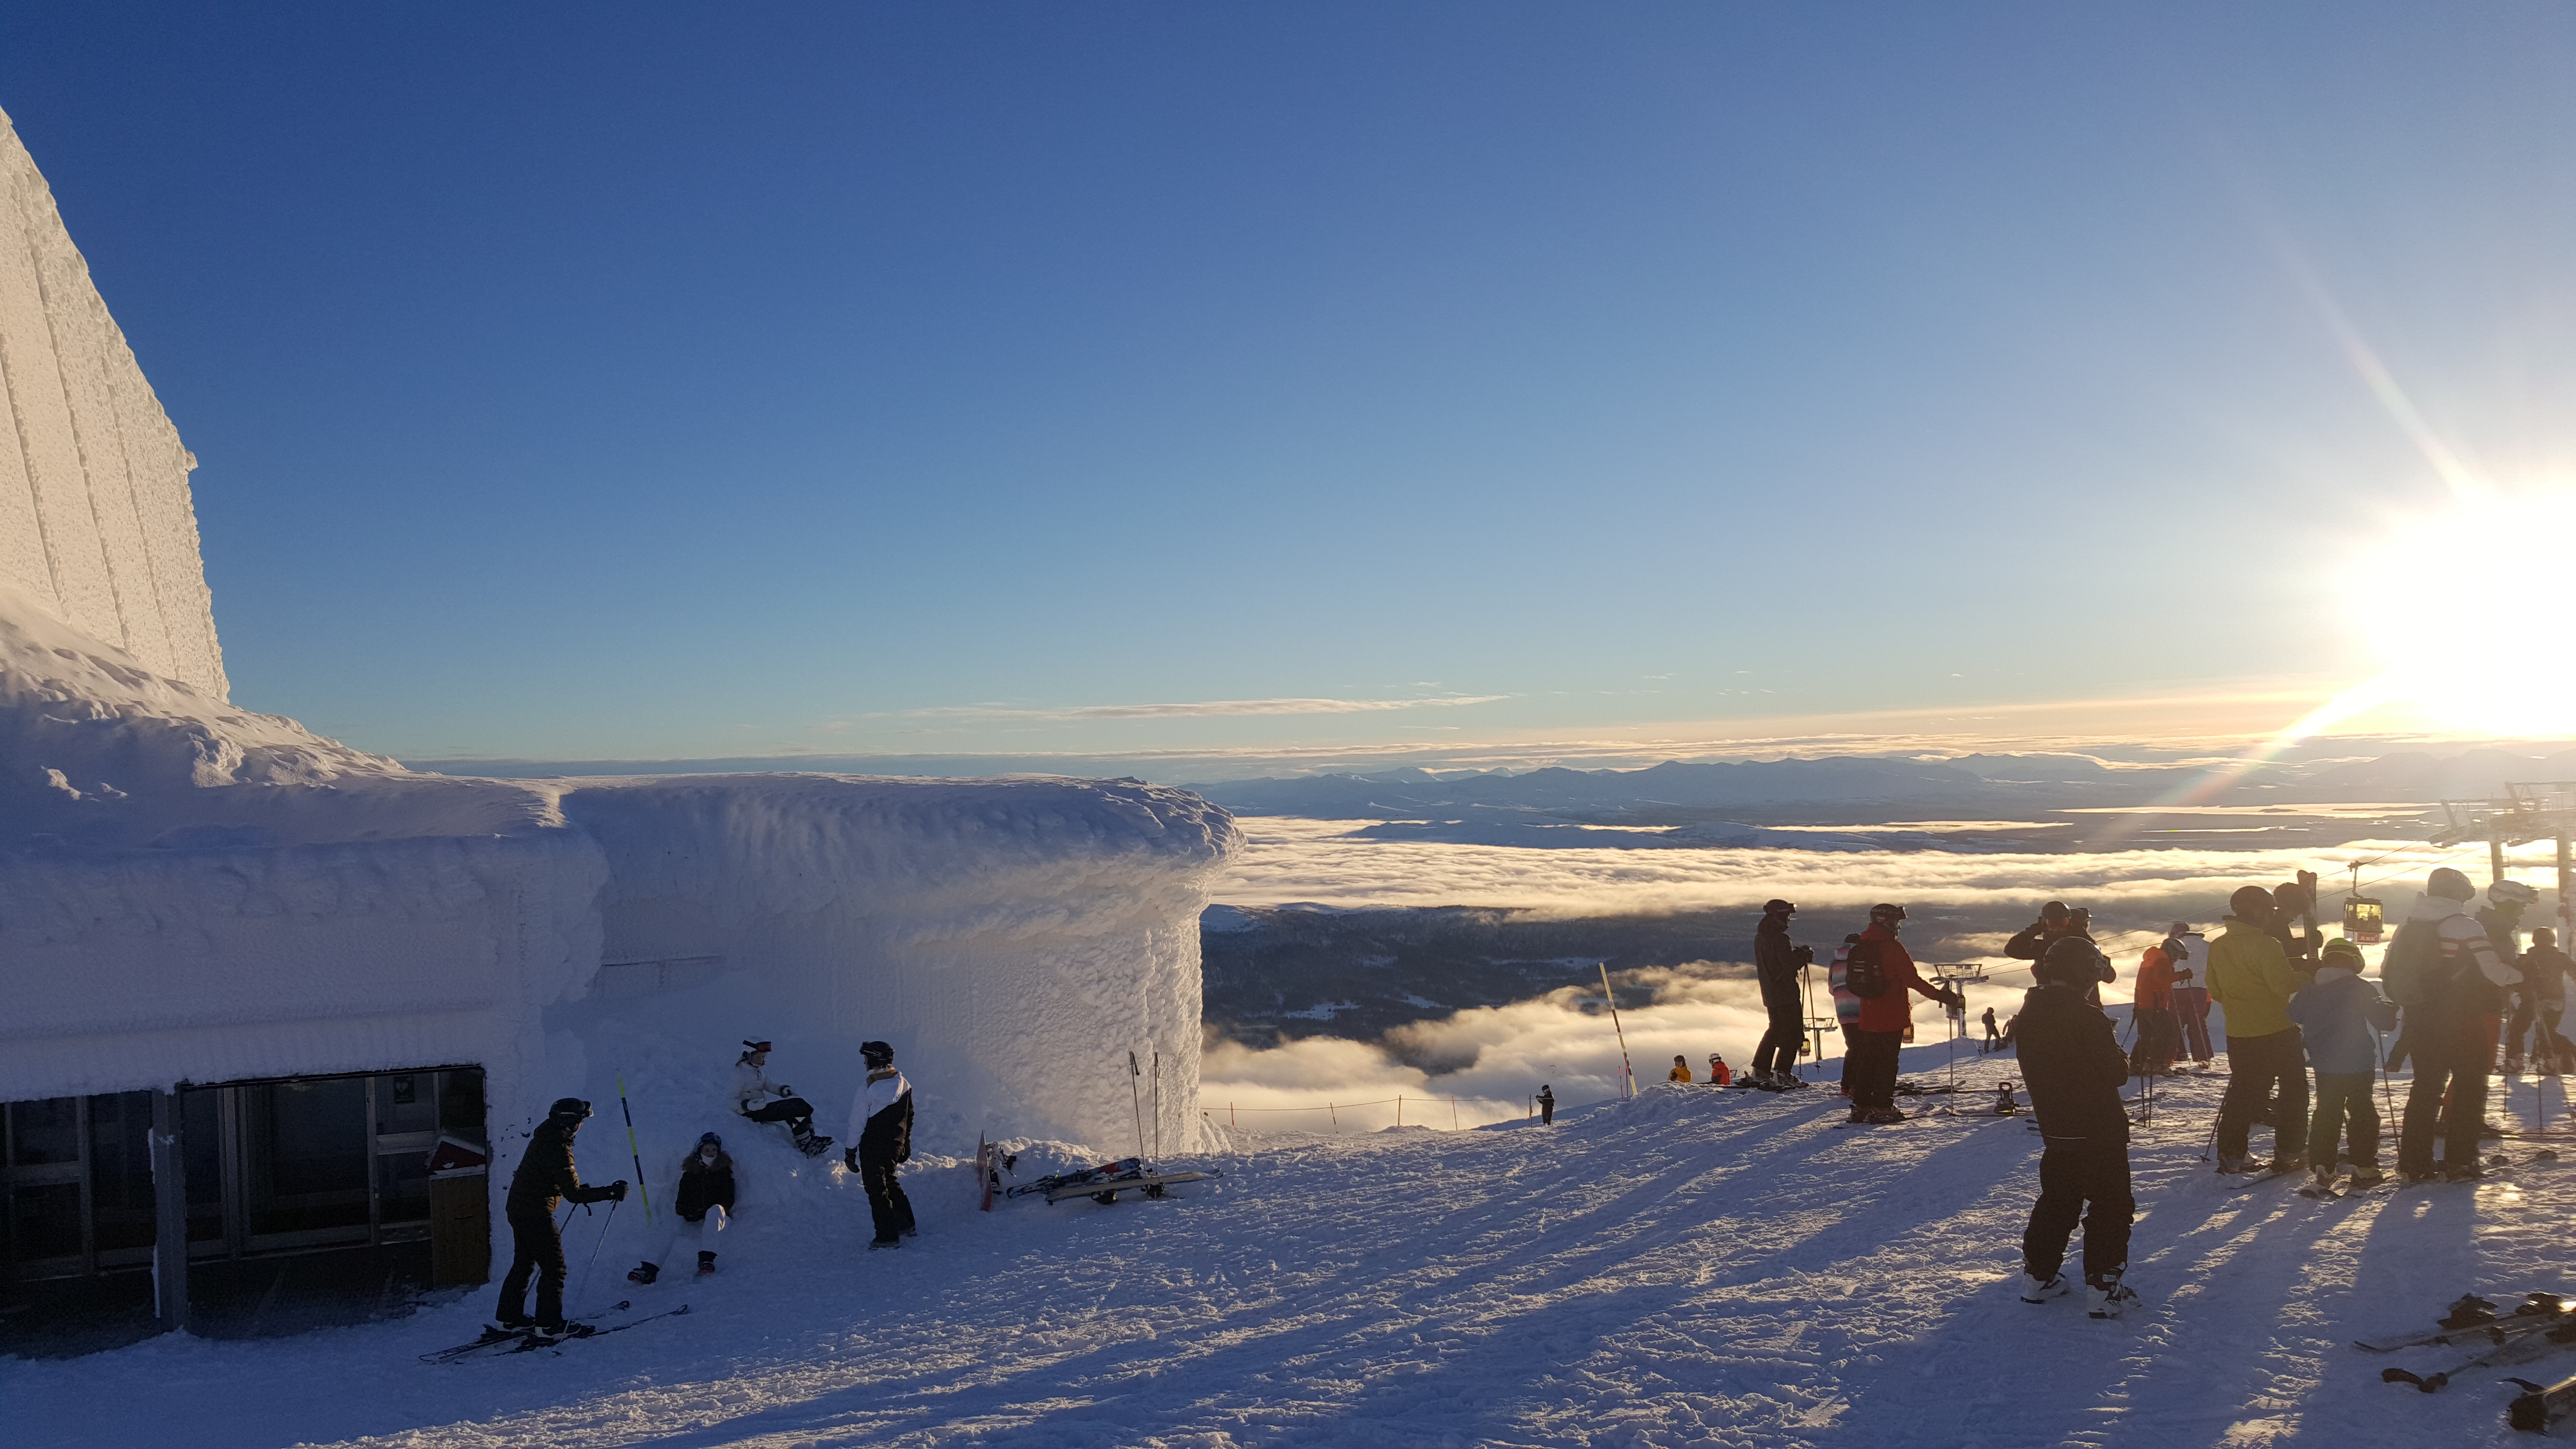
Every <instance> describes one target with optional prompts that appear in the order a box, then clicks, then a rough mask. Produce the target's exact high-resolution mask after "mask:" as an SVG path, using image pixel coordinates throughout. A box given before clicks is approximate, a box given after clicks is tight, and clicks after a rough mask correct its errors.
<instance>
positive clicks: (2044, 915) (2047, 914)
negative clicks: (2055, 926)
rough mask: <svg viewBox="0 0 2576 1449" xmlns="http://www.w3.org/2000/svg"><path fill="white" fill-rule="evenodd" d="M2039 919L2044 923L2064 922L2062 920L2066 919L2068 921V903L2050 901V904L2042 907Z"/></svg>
mask: <svg viewBox="0 0 2576 1449" xmlns="http://www.w3.org/2000/svg"><path fill="white" fill-rule="evenodd" d="M2039 918H2040V919H2041V920H2043V921H2062V920H2065V919H2066V902H2064V901H2050V902H2049V903H2048V904H2046V905H2044V906H2041V907H2040V908H2039Z"/></svg>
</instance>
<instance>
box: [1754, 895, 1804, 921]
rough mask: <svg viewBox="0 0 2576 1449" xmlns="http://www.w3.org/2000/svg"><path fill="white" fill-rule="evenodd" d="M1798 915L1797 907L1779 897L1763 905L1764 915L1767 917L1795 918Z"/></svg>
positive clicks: (1774, 897)
mask: <svg viewBox="0 0 2576 1449" xmlns="http://www.w3.org/2000/svg"><path fill="white" fill-rule="evenodd" d="M1797 913H1798V908H1797V907H1796V906H1793V905H1791V904H1789V903H1788V902H1787V901H1784V900H1782V899H1780V898H1779V897H1777V896H1773V897H1772V898H1771V899H1769V900H1767V901H1764V902H1763V903H1762V914H1764V915H1766V916H1794V915H1796V914H1797Z"/></svg>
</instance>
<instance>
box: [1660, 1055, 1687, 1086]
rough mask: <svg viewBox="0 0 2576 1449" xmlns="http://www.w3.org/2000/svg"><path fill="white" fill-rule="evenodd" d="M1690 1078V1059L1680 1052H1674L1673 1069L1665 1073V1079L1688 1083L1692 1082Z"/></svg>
mask: <svg viewBox="0 0 2576 1449" xmlns="http://www.w3.org/2000/svg"><path fill="white" fill-rule="evenodd" d="M1690 1079H1691V1069H1690V1061H1689V1059H1688V1058H1686V1057H1684V1056H1683V1055H1682V1054H1681V1053H1680V1052H1675V1053H1673V1069H1672V1070H1671V1071H1669V1072H1666V1073H1664V1080H1665V1081H1667V1082H1680V1083H1683V1084H1685V1085H1687V1084H1688V1083H1689V1082H1690Z"/></svg>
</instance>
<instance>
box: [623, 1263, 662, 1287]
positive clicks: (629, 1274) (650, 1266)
mask: <svg viewBox="0 0 2576 1449" xmlns="http://www.w3.org/2000/svg"><path fill="white" fill-rule="evenodd" d="M661 1276H662V1269H661V1266H660V1265H659V1264H655V1263H638V1264H636V1265H635V1266H634V1267H632V1268H630V1269H628V1270H627V1271H626V1281H627V1282H629V1283H650V1282H652V1281H653V1280H654V1279H656V1278H659V1277H661Z"/></svg>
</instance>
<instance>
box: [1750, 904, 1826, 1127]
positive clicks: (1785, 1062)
mask: <svg viewBox="0 0 2576 1449" xmlns="http://www.w3.org/2000/svg"><path fill="white" fill-rule="evenodd" d="M1797 911H1798V908H1797V907H1796V906H1793V905H1791V904H1789V903H1788V902H1787V901H1783V900H1772V901H1765V902H1764V903H1763V905H1762V924H1761V925H1759V926H1756V927H1754V928H1753V974H1754V976H1755V977H1756V978H1758V979H1759V980H1760V981H1761V983H1762V1012H1763V1015H1765V1016H1766V1017H1768V1018H1770V1021H1769V1025H1768V1026H1767V1028H1766V1029H1765V1030H1764V1031H1763V1033H1762V1044H1761V1045H1760V1046H1758V1047H1755V1048H1754V1049H1753V1076H1752V1082H1753V1085H1755V1086H1757V1087H1770V1088H1775V1089H1776V1088H1783V1087H1803V1086H1805V1085H1807V1083H1806V1081H1805V1079H1803V1078H1801V1077H1800V1076H1799V1075H1798V1047H1799V1044H1800V1043H1801V1042H1803V1041H1805V1040H1806V1030H1807V1026H1806V1021H1805V1019H1804V1017H1805V1008H1804V1005H1803V1003H1802V1002H1801V1001H1800V998H1799V995H1798V971H1799V968H1801V967H1803V966H1805V965H1806V964H1807V962H1809V961H1812V960H1814V959H1815V953H1814V952H1812V951H1804V950H1801V949H1800V948H1799V947H1797V946H1794V945H1792V944H1790V941H1789V918H1790V917H1791V916H1793V915H1795V914H1797Z"/></svg>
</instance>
